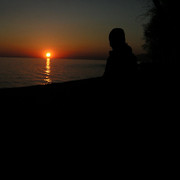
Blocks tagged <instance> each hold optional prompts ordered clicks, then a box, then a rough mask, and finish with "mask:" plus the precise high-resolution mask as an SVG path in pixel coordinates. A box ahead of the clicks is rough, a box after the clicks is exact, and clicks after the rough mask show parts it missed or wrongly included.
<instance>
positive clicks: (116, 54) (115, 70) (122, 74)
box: [104, 28, 137, 80]
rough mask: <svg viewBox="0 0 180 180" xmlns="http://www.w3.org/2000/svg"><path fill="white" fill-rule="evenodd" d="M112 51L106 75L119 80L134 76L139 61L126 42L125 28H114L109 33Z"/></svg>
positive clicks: (108, 77)
mask: <svg viewBox="0 0 180 180" xmlns="http://www.w3.org/2000/svg"><path fill="white" fill-rule="evenodd" d="M109 41H110V46H111V47H112V51H110V53H109V57H108V59H107V64H106V69H105V72H104V77H105V78H106V79H109V80H117V79H119V78H126V77H130V76H133V74H135V73H136V71H137V61H136V57H135V55H134V54H133V53H132V49H131V47H130V46H129V45H128V44H127V43H126V39H125V33H124V30H123V29H121V28H115V29H113V30H112V31H111V32H110V34H109Z"/></svg>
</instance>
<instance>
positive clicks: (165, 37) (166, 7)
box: [144, 0, 180, 64]
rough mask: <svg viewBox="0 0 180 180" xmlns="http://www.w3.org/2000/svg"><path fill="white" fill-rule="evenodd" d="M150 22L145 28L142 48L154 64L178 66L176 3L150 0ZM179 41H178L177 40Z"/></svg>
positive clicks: (167, 0)
mask: <svg viewBox="0 0 180 180" xmlns="http://www.w3.org/2000/svg"><path fill="white" fill-rule="evenodd" d="M152 1H153V4H154V7H153V8H152V9H150V11H149V12H150V13H149V14H150V16H151V19H150V22H149V23H148V24H147V25H146V26H145V29H144V37H145V41H146V43H145V45H144V47H145V48H146V50H147V51H148V53H149V54H150V55H151V57H152V58H153V62H154V63H159V64H179V61H178V54H179V53H178V51H179V50H178V46H177V39H178V37H179V20H178V18H179V15H180V13H179V11H180V10H179V8H178V1H171V0H152ZM178 41H179V39H178Z"/></svg>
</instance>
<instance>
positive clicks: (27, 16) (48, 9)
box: [0, 0, 147, 58]
mask: <svg viewBox="0 0 180 180" xmlns="http://www.w3.org/2000/svg"><path fill="white" fill-rule="evenodd" d="M145 7H147V2H146V1H144V0H0V56H32V57H43V56H44V55H45V53H46V52H47V51H50V52H51V53H52V56H54V57H60V58H101V57H106V56H107V55H108V51H109V50H110V47H109V43H108V34H109V32H110V31H111V30H112V28H114V27H122V28H123V29H124V30H125V32H126V37H127V42H128V44H129V45H130V46H131V47H132V48H133V51H134V53H135V54H140V53H143V50H142V47H141V46H142V44H143V43H144V42H143V24H144V23H145V22H146V21H145V20H144V19H143V17H142V16H143V14H144V13H145V12H146V11H147V9H146V8H145Z"/></svg>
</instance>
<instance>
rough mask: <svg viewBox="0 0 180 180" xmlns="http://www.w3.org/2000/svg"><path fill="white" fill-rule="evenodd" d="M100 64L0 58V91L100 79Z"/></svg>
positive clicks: (59, 60)
mask: <svg viewBox="0 0 180 180" xmlns="http://www.w3.org/2000/svg"><path fill="white" fill-rule="evenodd" d="M105 64H106V61H104V60H78V59H76V60H75V59H38V58H0V88H10V87H23V86H32V85H43V84H49V83H60V82H66V81H72V80H80V79H87V78H92V77H100V76H102V75H103V73H104V69H105Z"/></svg>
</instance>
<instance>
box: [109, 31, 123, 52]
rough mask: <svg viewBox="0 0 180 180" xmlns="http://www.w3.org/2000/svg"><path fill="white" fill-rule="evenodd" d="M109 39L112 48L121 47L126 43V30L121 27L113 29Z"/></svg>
mask: <svg viewBox="0 0 180 180" xmlns="http://www.w3.org/2000/svg"><path fill="white" fill-rule="evenodd" d="M109 41H110V46H111V47H112V49H119V48H120V47H121V46H122V45H124V44H125V43H126V38H125V33H124V30H123V29H121V28H115V29H113V30H112V31H111V32H110V34H109Z"/></svg>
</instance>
